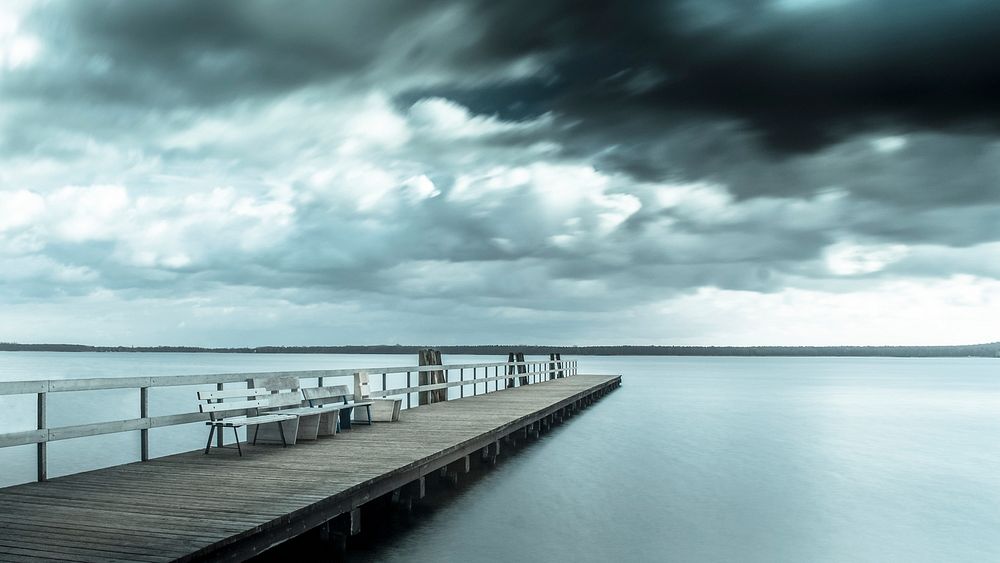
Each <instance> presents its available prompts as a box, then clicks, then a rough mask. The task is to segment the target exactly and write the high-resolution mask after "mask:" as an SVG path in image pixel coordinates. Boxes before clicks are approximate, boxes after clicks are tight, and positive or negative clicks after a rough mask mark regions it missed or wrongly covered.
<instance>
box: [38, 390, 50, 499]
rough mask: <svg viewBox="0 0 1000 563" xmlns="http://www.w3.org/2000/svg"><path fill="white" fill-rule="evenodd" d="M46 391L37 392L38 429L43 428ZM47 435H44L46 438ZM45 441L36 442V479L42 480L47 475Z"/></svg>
mask: <svg viewBox="0 0 1000 563" xmlns="http://www.w3.org/2000/svg"><path fill="white" fill-rule="evenodd" d="M47 396H48V393H39V394H38V429H39V430H45V428H46V426H45V402H46V399H47ZM47 439H48V437H47V436H46V440H47ZM45 445H46V444H45V442H38V454H37V456H38V481H39V482H41V481H44V480H45V478H46V475H47V469H46V465H47V459H46V452H45Z"/></svg>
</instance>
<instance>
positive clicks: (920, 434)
mask: <svg viewBox="0 0 1000 563" xmlns="http://www.w3.org/2000/svg"><path fill="white" fill-rule="evenodd" d="M15 356H16V357H15ZM153 356H154V355H138V354H129V355H91V356H90V357H85V356H78V355H59V354H55V355H31V356H25V355H6V354H0V379H20V378H26V377H30V378H41V377H42V376H41V375H40V373H41V372H46V373H48V374H49V375H47V376H46V377H53V374H63V375H68V374H79V375H81V376H93V375H94V374H95V373H97V372H101V373H108V372H113V371H115V370H117V369H120V368H123V367H124V368H128V369H131V370H136V369H138V371H139V372H140V373H143V374H146V373H160V374H162V373H202V372H206V371H207V372H211V371H238V370H258V369H259V370H267V369H275V368H281V369H318V368H323V367H362V366H371V365H405V364H409V363H411V362H412V358H410V357H409V356H398V357H382V358H373V357H372V356H281V357H278V356H253V355H249V356H233V355H186V354H172V355H162V356H156V357H153ZM130 357H131V358H130ZM12 358H14V359H12ZM122 358H126V359H122ZM466 359H471V360H478V361H488V359H484V358H468V357H467V358H459V357H451V358H446V361H448V360H451V361H465V360H466ZM122 362H125V363H131V364H140V366H139V368H136V366H135V365H129V366H123V365H122ZM69 364H72V365H74V368H73V369H68V368H66V369H64V368H61V367H60V366H64V365H69ZM12 366H14V367H12ZM26 367H27V368H30V369H31V370H32V373H28V372H23V373H20V375H19V376H17V377H12V375H18V374H17V373H16V372H17V371H18V370H24V369H26ZM144 370H153V371H144ZM580 370H581V373H586V372H597V373H622V374H624V385H623V387H622V389H620V390H618V391H616V392H614V393H612V394H611V395H609V396H608V397H607V398H605V399H603V400H602V401H600V402H599V403H598V404H596V405H595V406H594V407H592V408H590V409H587V410H585V411H584V412H583V413H582V414H581V415H580V416H576V417H573V418H572V419H570V421H569V423H568V424H564V425H561V426H559V427H557V428H556V429H555V430H554V431H552V432H551V433H549V434H547V435H543V436H542V438H541V439H540V440H539V441H538V442H536V443H534V444H532V445H530V446H528V447H526V448H524V449H523V450H521V451H520V452H518V453H517V455H514V456H511V457H510V458H509V459H507V460H505V461H504V462H503V463H502V464H501V465H500V466H499V467H498V468H497V469H496V470H494V471H491V472H488V473H487V474H486V475H485V476H484V477H483V478H481V479H479V480H478V481H476V482H475V483H474V484H473V485H471V486H469V487H467V488H465V489H464V490H463V492H462V493H461V494H460V495H459V496H457V498H455V499H453V500H452V501H451V502H449V503H447V504H446V505H445V506H444V507H443V508H440V509H438V510H436V511H434V512H432V513H431V514H429V515H427V516H426V517H425V518H424V519H423V520H421V521H420V522H419V523H418V524H416V525H415V526H414V527H413V528H411V529H409V530H408V531H406V532H404V533H403V534H401V535H398V536H396V537H394V538H391V539H389V540H387V542H386V543H385V545H383V546H382V547H380V548H379V549H378V551H377V552H376V553H375V554H374V556H373V558H374V559H376V560H380V561H411V560H416V561H578V562H579V561H606V560H629V561H761V562H764V561H768V562H771V561H789V562H792V561H794V562H799V561H907V562H910V561H1000V445H998V438H1000V377H998V376H1000V361H998V360H991V359H977V358H961V359H888V358H886V359H883V358H878V359H871V358H635V357H602V358H594V357H583V358H580ZM130 374H135V371H133V372H132V373H122V375H130ZM84 410H86V409H84ZM0 412H3V413H4V414H3V415H0V417H4V418H0V428H3V429H4V430H6V429H7V427H9V426H10V425H11V424H17V421H16V420H13V419H12V418H11V417H12V416H14V414H13V413H15V412H16V411H15V410H5V411H0ZM31 416H32V417H33V411H32V413H31ZM32 420H33V419H32ZM29 426H30V424H29ZM202 434H203V429H199V432H198V436H201V435H202ZM86 440H90V439H86ZM75 441H76V440H71V441H69V442H75ZM53 445H55V444H53ZM198 445H199V444H195V445H193V446H191V447H192V448H194V447H197V446H198ZM50 447H51V446H50ZM2 454H3V452H2V451H0V455H2ZM16 463H17V462H15V461H11V460H9V459H8V460H6V461H5V460H4V458H0V467H2V468H3V469H4V470H7V469H10V468H13V467H15V465H16ZM31 463H33V459H32V460H31ZM50 463H52V462H51V461H50ZM70 465H72V464H70ZM29 471H30V469H29Z"/></svg>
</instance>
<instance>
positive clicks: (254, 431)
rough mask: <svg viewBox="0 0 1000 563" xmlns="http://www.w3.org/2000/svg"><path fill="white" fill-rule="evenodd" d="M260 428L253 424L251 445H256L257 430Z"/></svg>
mask: <svg viewBox="0 0 1000 563" xmlns="http://www.w3.org/2000/svg"><path fill="white" fill-rule="evenodd" d="M259 430H260V425H259V424H255V425H254V426H253V445H255V446H256V445H257V432H258V431H259Z"/></svg>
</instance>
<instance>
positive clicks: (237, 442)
mask: <svg viewBox="0 0 1000 563" xmlns="http://www.w3.org/2000/svg"><path fill="white" fill-rule="evenodd" d="M233 436H235V437H236V451H238V452H240V457H243V448H241V447H240V433H239V431H238V430H236V427H235V426H233Z"/></svg>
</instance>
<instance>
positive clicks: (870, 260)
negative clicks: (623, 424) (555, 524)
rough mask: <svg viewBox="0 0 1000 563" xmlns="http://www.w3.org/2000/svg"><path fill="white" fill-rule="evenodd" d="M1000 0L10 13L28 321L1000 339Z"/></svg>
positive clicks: (58, 337)
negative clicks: (999, 0) (998, 59)
mask: <svg viewBox="0 0 1000 563" xmlns="http://www.w3.org/2000/svg"><path fill="white" fill-rule="evenodd" d="M997 29H1000V3H997V2H994V1H992V0H981V1H977V0H940V1H937V2H920V1H913V0H660V1H653V0H647V1H627V0H618V1H615V2H610V1H591V0H551V1H546V2H538V1H530V2H529V1H523V0H505V1H503V2H496V1H486V0H427V1H421V2H414V1H413V0H379V1H372V2H354V1H348V0H343V1H336V0H334V1H322V2H319V1H283V2H276V1H275V2H262V1H255V0H250V1H236V0H223V1H214V2H204V1H201V0H178V1H163V2H132V1H119V2H107V1H94V2H69V1H47V2H31V1H21V0H13V1H5V2H3V3H2V4H0V341H13V342H70V343H82V344H95V345H117V344H121V345H157V344H164V345H180V344H183V345H199V346H257V345H336V344H378V343H381V344H396V343H401V344H426V345H448V344H473V343H477V344H479V343H482V344H494V343H495V344H508V343H513V344H516V343H533V344H546V343H549V344H663V345H849V344H877V345H882V344H911V345H912V344H958V343H975V342H990V341H996V340H1000V338H998V336H997V334H998V331H997V319H998V318H1000V260H998V258H1000V102H998V100H1000V66H998V65H997V64H996V56H997V55H998V54H1000V33H997V32H996V30H997Z"/></svg>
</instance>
